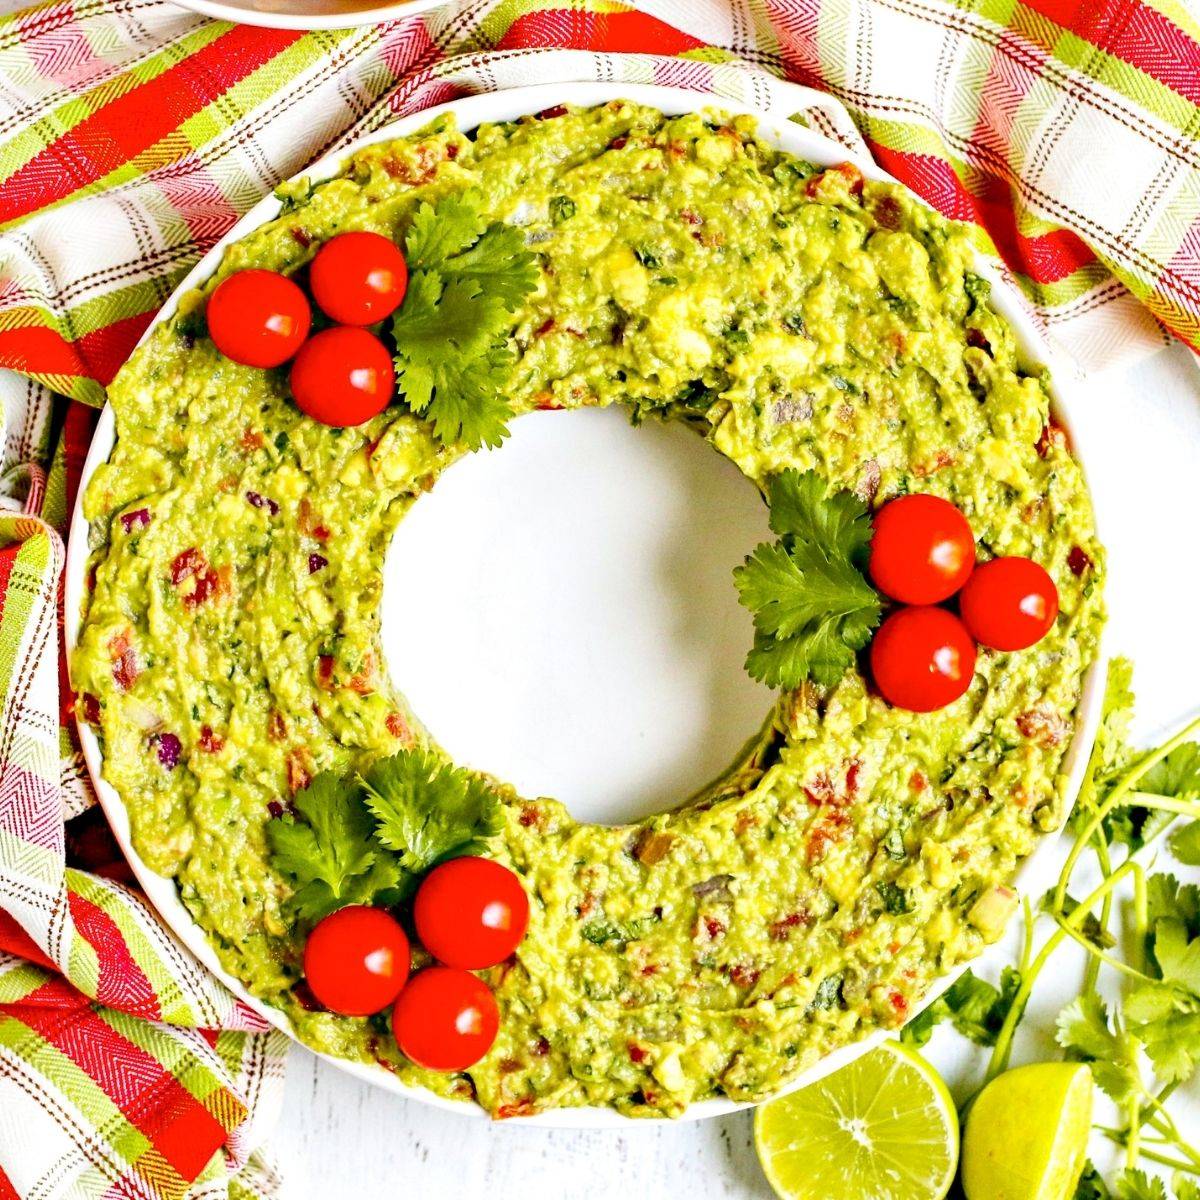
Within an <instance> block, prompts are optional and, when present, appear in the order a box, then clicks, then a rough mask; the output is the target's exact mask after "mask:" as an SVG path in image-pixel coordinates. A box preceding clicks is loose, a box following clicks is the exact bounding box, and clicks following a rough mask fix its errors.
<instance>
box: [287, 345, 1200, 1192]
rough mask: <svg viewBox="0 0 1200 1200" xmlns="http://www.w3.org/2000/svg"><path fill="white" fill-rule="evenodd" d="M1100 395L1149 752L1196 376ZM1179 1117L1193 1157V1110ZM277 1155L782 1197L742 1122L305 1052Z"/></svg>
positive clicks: (386, 1188)
mask: <svg viewBox="0 0 1200 1200" xmlns="http://www.w3.org/2000/svg"><path fill="white" fill-rule="evenodd" d="M1089 392H1090V393H1091V394H1090V398H1089V399H1088V403H1087V406H1086V409H1085V411H1084V412H1082V413H1081V414H1079V419H1080V421H1081V423H1083V424H1085V425H1086V433H1088V434H1089V435H1091V436H1090V441H1091V443H1092V445H1091V447H1090V449H1092V450H1093V460H1094V461H1093V462H1092V463H1091V466H1090V474H1091V482H1092V486H1093V489H1094V491H1095V493H1096V496H1097V508H1098V510H1099V517H1100V520H1101V522H1102V525H1103V533H1104V538H1105V541H1106V542H1107V544H1108V548H1109V551H1110V555H1111V559H1110V583H1109V588H1108V601H1109V606H1110V610H1111V617H1110V624H1109V633H1110V640H1109V650H1110V652H1112V653H1120V654H1127V655H1129V656H1131V657H1132V658H1133V659H1134V661H1135V663H1136V667H1137V670H1136V676H1135V683H1136V687H1137V691H1138V694H1139V697H1140V700H1139V705H1138V720H1137V728H1136V732H1137V734H1138V735H1139V736H1140V737H1144V738H1147V739H1149V738H1153V737H1155V736H1156V735H1158V734H1160V733H1161V732H1162V731H1163V730H1165V729H1168V728H1171V727H1173V726H1175V725H1177V724H1178V723H1179V722H1180V721H1181V720H1182V719H1184V718H1186V717H1188V716H1190V715H1192V714H1193V713H1194V712H1195V710H1196V706H1197V703H1198V701H1200V686H1198V684H1197V680H1198V678H1200V624H1198V621H1197V613H1196V597H1197V596H1198V595H1200V556H1197V555H1196V552H1195V537H1196V529H1197V516H1198V515H1200V501H1198V499H1197V493H1198V489H1200V372H1198V371H1197V369H1196V365H1195V363H1194V361H1193V360H1192V358H1191V356H1190V355H1189V354H1188V353H1187V352H1186V351H1185V350H1183V349H1182V348H1181V347H1175V348H1173V349H1171V350H1168V351H1164V352H1162V353H1161V354H1159V355H1157V356H1155V357H1154V358H1152V359H1149V360H1146V361H1143V362H1142V363H1140V364H1138V365H1137V366H1135V367H1133V368H1131V369H1129V370H1128V371H1125V372H1122V373H1116V374H1110V375H1107V376H1100V377H1096V378H1094V379H1093V380H1091V382H1090V383H1089V384H1088V385H1086V387H1085V390H1084V394H1085V395H1087V394H1088V393H1089ZM619 486H620V485H619V482H618V483H614V487H619ZM1193 874H1194V872H1193ZM1007 960H1008V958H1007V952H1006V950H1005V948H1004V947H1000V948H997V950H996V951H995V952H993V954H992V955H991V956H990V958H989V960H988V961H987V962H986V963H985V964H984V965H983V967H982V968H980V969H981V972H982V973H984V974H988V973H989V970H990V972H991V973H992V974H993V976H994V973H995V972H996V971H997V970H998V969H999V966H1000V965H1001V964H1003V963H1004V962H1005V961H1007ZM1055 963H1056V966H1055V968H1054V969H1053V970H1052V971H1050V972H1047V973H1046V975H1045V976H1043V979H1042V981H1041V982H1040V984H1039V987H1038V989H1037V992H1036V994H1035V1001H1036V1004H1035V1006H1034V1007H1033V1009H1032V1010H1031V1012H1030V1014H1029V1016H1028V1018H1027V1019H1026V1021H1025V1022H1024V1023H1023V1025H1022V1028H1021V1032H1020V1034H1019V1036H1018V1042H1017V1052H1016V1060H1017V1061H1020V1060H1021V1057H1022V1054H1025V1055H1028V1056H1030V1057H1032V1056H1035V1055H1036V1054H1037V1053H1038V1052H1039V1050H1040V1051H1041V1052H1043V1053H1047V1052H1050V1051H1052V1049H1053V1042H1052V1038H1053V1021H1054V1016H1055V1014H1056V1013H1057V1012H1058V1010H1059V1008H1060V1007H1061V1006H1062V1005H1063V1004H1065V1003H1066V1002H1067V1001H1068V1000H1069V999H1070V998H1071V996H1072V995H1073V994H1075V989H1076V988H1077V984H1078V978H1079V973H1078V964H1079V960H1078V959H1077V958H1073V957H1072V951H1071V950H1070V949H1064V950H1062V951H1061V952H1060V956H1059V958H1058V959H1056V960H1055ZM1051 976H1053V977H1051ZM928 1053H929V1055H930V1057H931V1058H932V1059H933V1060H934V1061H935V1062H936V1064H937V1065H938V1067H939V1068H940V1069H941V1070H942V1071H943V1072H944V1073H945V1074H946V1076H947V1079H948V1080H949V1081H950V1082H951V1084H952V1086H953V1087H954V1088H955V1090H956V1091H958V1092H959V1093H960V1094H961V1093H962V1092H964V1091H967V1090H969V1089H970V1088H971V1087H972V1085H973V1084H974V1083H975V1082H976V1081H977V1080H978V1076H979V1072H980V1070H981V1066H982V1062H983V1058H984V1055H983V1053H982V1052H978V1051H975V1050H974V1049H973V1048H972V1047H970V1046H969V1045H967V1044H966V1043H965V1042H964V1041H963V1040H962V1039H961V1038H959V1037H957V1035H955V1034H953V1033H951V1032H949V1031H946V1030H940V1031H939V1032H938V1033H937V1034H936V1035H935V1037H934V1040H933V1041H932V1042H931V1043H930V1046H929V1048H928ZM1179 1112H1180V1115H1181V1117H1182V1121H1183V1123H1184V1127H1185V1128H1186V1129H1190V1130H1192V1131H1194V1133H1195V1140H1196V1141H1197V1142H1198V1143H1200V1104H1198V1103H1197V1100H1196V1097H1195V1096H1193V1097H1192V1098H1191V1101H1190V1103H1187V1104H1185V1105H1184V1106H1182V1107H1181V1108H1180V1110H1179ZM273 1145H274V1148H275V1151H276V1153H277V1155H278V1157H279V1159H280V1162H281V1165H282V1167H283V1170H284V1172H285V1175H286V1177H287V1179H288V1180H289V1186H290V1188H291V1190H292V1194H293V1195H295V1196H297V1197H299V1196H306V1197H320V1198H321V1200H375V1198H376V1197H392V1196H396V1195H419V1196H423V1197H435V1198H437V1200H442V1198H443V1197H446V1198H450V1197H463V1198H470V1200H474V1198H475V1197H484V1196H486V1197H487V1198H488V1200H510V1198H511V1200H529V1198H530V1197H535V1198H540V1197H543V1196H545V1197H550V1196H571V1197H614V1198H615V1197H620V1196H625V1195H627V1196H629V1197H631V1200H632V1198H634V1197H636V1200H659V1198H661V1200H679V1198H680V1197H684V1198H686V1200H709V1198H717V1197H739V1198H744V1200H753V1198H756V1197H763V1198H769V1197H770V1195H771V1192H770V1190H769V1188H768V1187H767V1185H766V1183H765V1181H764V1180H763V1178H762V1176H761V1174H760V1172H759V1169H758V1165H757V1162H756V1159H755V1156H754V1148H753V1143H752V1134H751V1122H750V1114H749V1113H740V1114H737V1115H734V1116H731V1117H727V1118H723V1119H718V1120H711V1121H706V1122H696V1123H686V1124H668V1123H646V1124H644V1125H631V1126H630V1128H629V1130H628V1132H624V1131H623V1132H620V1133H613V1132H595V1133H593V1132H575V1131H558V1130H542V1129H534V1128H528V1127H521V1126H519V1125H512V1124H508V1125H504V1124H500V1125H493V1124H490V1123H488V1122H486V1121H479V1120H471V1119H468V1118H465V1117H458V1116H456V1115H454V1114H451V1113H446V1112H443V1111H441V1110H438V1109H433V1108H429V1107H426V1106H424V1105H421V1104H418V1103H414V1102H411V1101H406V1100H401V1099H398V1098H396V1097H394V1096H390V1095H387V1094H385V1093H383V1092H381V1091H378V1090H375V1089H373V1088H371V1087H369V1086H367V1085H365V1084H361V1083H358V1082H355V1081H353V1080H351V1079H349V1078H348V1077H346V1076H344V1075H342V1074H341V1073H340V1072H339V1071H338V1070H337V1069H336V1068H334V1067H332V1066H330V1065H328V1064H326V1063H322V1062H319V1061H318V1060H316V1059H315V1058H313V1056H312V1055H310V1054H308V1053H307V1052H306V1051H303V1050H297V1051H296V1052H295V1055H294V1061H293V1063H292V1066H291V1071H290V1075H289V1079H288V1084H287V1092H286V1098H285V1103H284V1111H283V1114H282V1117H281V1119H280V1124H279V1128H278V1131H277V1133H276V1135H275V1137H274V1138H273ZM1093 1150H1094V1152H1095V1154H1096V1156H1097V1158H1098V1160H1099V1161H1105V1160H1106V1159H1107V1158H1111V1148H1110V1147H1109V1146H1108V1144H1107V1143H1105V1142H1104V1141H1103V1140H1102V1139H1098V1140H1097V1142H1096V1144H1095V1146H1094V1147H1093Z"/></svg>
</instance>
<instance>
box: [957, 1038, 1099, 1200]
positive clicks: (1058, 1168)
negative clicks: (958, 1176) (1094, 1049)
mask: <svg viewBox="0 0 1200 1200" xmlns="http://www.w3.org/2000/svg"><path fill="white" fill-rule="evenodd" d="M1091 1127H1092V1073H1091V1071H1090V1070H1089V1069H1088V1067H1087V1065H1086V1064H1085V1063H1066V1062H1057V1063H1033V1064H1031V1065H1030V1066H1027V1067H1017V1068H1015V1069H1014V1070H1012V1071H1005V1072H1004V1074H1003V1075H997V1076H996V1078H995V1079H993V1080H992V1082H991V1083H989V1084H988V1085H987V1087H985V1088H984V1089H983V1091H982V1092H980V1093H979V1095H978V1096H977V1097H976V1098H975V1103H974V1104H972V1105H971V1111H970V1113H969V1114H968V1116H967V1128H966V1133H965V1134H964V1136H963V1190H964V1191H965V1192H966V1194H967V1200H1066V1198H1067V1197H1069V1196H1072V1195H1073V1194H1074V1191H1075V1185H1076V1183H1078V1182H1079V1175H1080V1173H1081V1172H1082V1171H1083V1164H1084V1160H1085V1159H1086V1158H1087V1144H1088V1134H1089V1132H1090V1131H1091Z"/></svg>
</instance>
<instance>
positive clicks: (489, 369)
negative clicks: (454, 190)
mask: <svg viewBox="0 0 1200 1200" xmlns="http://www.w3.org/2000/svg"><path fill="white" fill-rule="evenodd" d="M405 256H406V258H407V261H408V266H409V283H408V291H407V293H406V294H405V297H404V303H403V304H402V305H401V306H400V310H399V311H398V312H397V313H396V315H395V317H394V318H393V320H392V333H393V335H394V336H395V339H396V382H397V387H398V388H399V390H400V391H401V392H403V393H404V398H405V401H406V402H407V404H408V406H409V408H411V409H412V411H413V412H415V413H420V414H421V415H423V416H427V417H428V418H429V419H430V420H431V421H432V422H433V428H434V432H435V433H436V434H437V436H438V437H439V438H440V439H441V440H442V441H443V442H445V443H447V444H449V443H452V442H461V443H462V444H463V445H465V446H467V447H468V448H469V449H471V450H477V449H479V447H480V446H483V445H488V446H499V445H500V443H501V442H502V441H503V440H504V438H505V437H506V436H507V433H508V429H507V425H508V418H509V417H510V416H511V415H512V414H511V409H510V408H509V405H508V401H507V399H506V398H505V395H504V387H505V384H506V383H507V381H508V375H509V370H510V368H511V367H512V364H513V355H512V351H511V350H510V349H509V347H508V335H509V333H510V332H511V330H512V325H513V318H512V314H513V313H515V312H516V310H517V309H518V308H519V307H520V305H521V302H522V301H523V300H524V299H525V297H526V296H528V295H529V294H530V292H532V291H533V290H534V289H535V288H536V287H537V282H538V268H537V262H536V260H535V258H534V256H533V255H532V254H531V253H529V251H528V250H526V249H525V242H524V239H523V238H522V236H521V233H520V231H519V230H517V229H514V228H513V227H512V226H511V225H505V224H503V223H501V222H493V223H490V224H489V223H488V221H487V220H486V219H485V217H484V216H483V197H482V196H481V195H480V194H479V193H478V192H475V191H469V192H462V193H460V194H457V195H452V196H446V197H444V198H443V199H441V200H439V201H438V202H437V203H436V204H433V205H431V204H427V203H426V204H422V205H421V207H420V208H419V209H418V210H417V213H416V216H415V217H414V218H413V222H412V226H411V228H410V229H409V231H408V237H407V238H406V240H405Z"/></svg>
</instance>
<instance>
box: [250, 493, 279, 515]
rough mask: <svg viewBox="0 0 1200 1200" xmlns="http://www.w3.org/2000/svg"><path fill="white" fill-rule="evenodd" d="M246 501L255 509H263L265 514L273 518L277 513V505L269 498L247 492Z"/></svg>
mask: <svg viewBox="0 0 1200 1200" xmlns="http://www.w3.org/2000/svg"><path fill="white" fill-rule="evenodd" d="M246 499H247V500H249V501H250V503H251V504H253V505H254V507H255V508H265V509H266V510H267V512H269V513H270V514H271V516H274V515H275V514H276V513H277V512H278V511H279V505H278V504H276V503H275V501H274V500H272V499H271V497H270V496H260V495H259V494H258V493H257V492H247V493H246Z"/></svg>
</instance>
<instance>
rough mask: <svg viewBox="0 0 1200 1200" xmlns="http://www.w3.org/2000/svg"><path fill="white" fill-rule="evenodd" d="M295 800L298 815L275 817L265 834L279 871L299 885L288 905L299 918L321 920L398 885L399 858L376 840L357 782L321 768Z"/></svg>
mask: <svg viewBox="0 0 1200 1200" xmlns="http://www.w3.org/2000/svg"><path fill="white" fill-rule="evenodd" d="M292 804H293V807H294V808H295V810H296V811H295V814H288V815H286V816H283V817H280V818H277V819H275V820H273V821H271V822H270V823H269V824H268V826H267V838H268V841H269V843H270V846H271V852H272V862H273V865H274V867H275V869H276V870H278V871H279V872H280V873H281V874H283V875H285V876H287V877H289V878H290V879H291V881H292V882H293V884H294V885H295V889H296V890H295V891H294V892H293V894H292V896H291V897H290V899H289V901H288V903H289V905H290V906H291V907H292V908H293V909H295V911H296V912H297V913H298V914H299V915H300V916H301V917H303V918H306V919H308V920H313V921H318V920H320V919H321V917H323V916H326V915H327V914H328V913H331V912H333V910H334V909H335V908H340V907H342V906H343V905H345V904H357V903H366V902H369V901H370V900H371V899H372V898H374V897H375V896H376V895H377V894H379V893H381V892H385V891H387V890H388V889H391V888H394V887H395V886H396V884H397V882H398V878H399V876H398V872H397V870H396V866H395V861H394V860H393V859H392V858H391V856H390V855H387V854H381V853H380V852H379V850H378V848H377V847H376V846H375V845H374V844H373V842H372V837H371V835H372V833H373V831H374V823H373V821H372V820H371V814H370V813H369V812H368V811H367V809H366V807H365V806H364V805H363V802H362V799H361V797H360V796H359V794H358V788H357V786H356V785H355V784H353V783H347V781H345V780H343V779H342V778H341V777H340V776H339V775H337V774H336V773H334V772H332V771H322V772H321V773H320V774H319V775H317V776H316V777H315V778H314V779H313V781H312V782H311V783H310V784H309V785H308V787H306V788H304V789H303V790H302V791H300V792H297V793H296V796H295V799H294V800H293V801H292Z"/></svg>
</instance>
